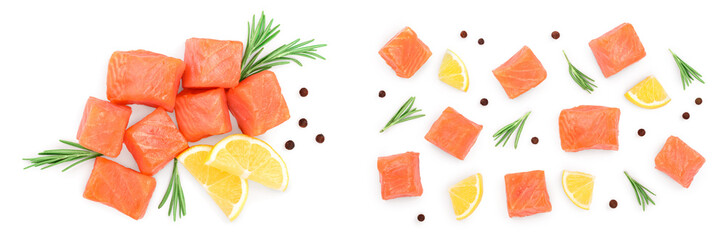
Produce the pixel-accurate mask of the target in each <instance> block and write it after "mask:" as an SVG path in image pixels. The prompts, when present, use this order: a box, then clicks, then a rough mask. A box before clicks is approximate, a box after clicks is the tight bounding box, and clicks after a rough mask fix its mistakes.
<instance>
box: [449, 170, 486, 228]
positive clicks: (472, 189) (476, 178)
mask: <svg viewBox="0 0 725 240" xmlns="http://www.w3.org/2000/svg"><path fill="white" fill-rule="evenodd" d="M448 194H449V195H450V196H451V203H453V212H454V213H455V214H456V219H458V220H461V219H464V218H467V217H468V216H469V215H471V213H473V211H474V210H476V207H478V204H479V203H480V202H481V196H482V195H483V177H481V174H480V173H476V174H475V175H473V176H470V177H467V178H466V179H463V180H462V181H460V182H458V183H456V185H453V187H451V188H450V189H448Z"/></svg>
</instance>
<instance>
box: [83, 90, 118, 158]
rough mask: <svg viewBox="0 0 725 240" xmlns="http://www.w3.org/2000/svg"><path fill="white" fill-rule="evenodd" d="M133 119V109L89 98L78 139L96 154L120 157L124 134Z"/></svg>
mask: <svg viewBox="0 0 725 240" xmlns="http://www.w3.org/2000/svg"><path fill="white" fill-rule="evenodd" d="M130 117H131V108H130V107H128V106H122V105H116V104H113V103H111V102H108V101H103V100H100V99H98V98H94V97H89V98H88V101H86V108H85V110H84V111H83V118H82V119H81V125H80V127H78V134H77V135H76V139H78V143H79V144H80V145H81V146H83V147H85V148H88V149H90V150H93V151H94V152H97V153H100V154H103V155H106V156H108V157H118V155H119V154H121V149H122V148H123V133H124V132H125V131H126V127H127V126H128V119H129V118H130Z"/></svg>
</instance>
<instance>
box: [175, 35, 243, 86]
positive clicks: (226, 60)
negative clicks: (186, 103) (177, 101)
mask: <svg viewBox="0 0 725 240" xmlns="http://www.w3.org/2000/svg"><path fill="white" fill-rule="evenodd" d="M242 53H244V47H243V45H242V42H239V41H222V40H214V39H205V38H189V39H187V40H186V50H185V51H184V63H186V68H185V70H184V76H183V78H182V80H181V84H182V85H183V86H184V88H185V89H186V88H218V87H220V88H231V87H234V86H236V85H237V84H238V83H239V78H240V77H241V76H242Z"/></svg>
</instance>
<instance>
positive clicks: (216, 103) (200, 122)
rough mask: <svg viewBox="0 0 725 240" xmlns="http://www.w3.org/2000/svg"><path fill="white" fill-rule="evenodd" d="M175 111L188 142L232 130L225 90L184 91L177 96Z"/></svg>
mask: <svg viewBox="0 0 725 240" xmlns="http://www.w3.org/2000/svg"><path fill="white" fill-rule="evenodd" d="M174 109H175V110H176V122H177V123H178V124H179V130H180V131H181V134H182V135H184V138H185V139H186V140H187V141H190V142H196V141H199V140H201V139H202V138H205V137H209V136H213V135H219V134H224V133H228V132H230V131H231V130H232V122H231V121H230V120H229V108H227V95H226V93H225V92H224V89H223V88H216V89H210V90H198V89H184V91H181V93H179V95H178V96H176V105H175V106H174Z"/></svg>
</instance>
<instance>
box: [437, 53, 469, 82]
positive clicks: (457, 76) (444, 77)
mask: <svg viewBox="0 0 725 240" xmlns="http://www.w3.org/2000/svg"><path fill="white" fill-rule="evenodd" d="M438 79H440V80H441V81H442V82H444V83H446V84H448V85H450V86H451V87H454V88H456V89H458V90H461V91H464V92H465V91H468V70H466V65H465V64H463V60H461V58H460V57H458V55H456V53H454V52H453V51H451V50H450V49H448V50H446V55H443V63H441V68H440V70H439V71H438Z"/></svg>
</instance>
